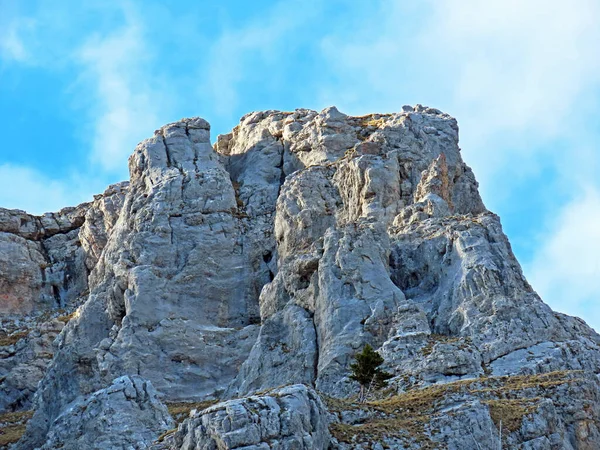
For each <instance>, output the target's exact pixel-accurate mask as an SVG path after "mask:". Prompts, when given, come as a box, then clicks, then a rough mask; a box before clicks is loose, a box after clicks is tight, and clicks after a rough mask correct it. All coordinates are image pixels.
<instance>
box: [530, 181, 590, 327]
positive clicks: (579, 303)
mask: <svg viewBox="0 0 600 450" xmlns="http://www.w3.org/2000/svg"><path fill="white" fill-rule="evenodd" d="M599 224H600V190H598V189H596V188H595V187H593V186H587V187H585V188H583V189H581V190H578V195H577V196H576V198H575V199H574V200H573V201H572V202H571V203H569V204H567V205H566V206H565V207H563V208H562V209H561V211H560V212H559V213H558V214H557V216H556V218H555V220H554V222H553V223H552V225H551V227H550V229H549V230H548V232H547V233H544V234H543V236H542V240H541V242H542V246H541V248H540V250H539V252H538V253H537V255H536V257H535V259H534V260H533V262H532V263H531V265H530V266H529V267H528V272H529V273H530V278H531V282H532V284H533V286H534V287H535V288H536V289H537V290H538V292H539V293H540V295H541V296H542V298H543V299H544V300H545V301H546V302H548V303H549V304H550V305H551V306H552V307H553V308H555V309H557V310H559V311H562V312H568V313H570V314H575V315H578V316H581V317H582V318H584V319H585V320H586V321H588V322H589V323H590V325H592V326H594V327H595V328H596V330H600V226H599Z"/></svg>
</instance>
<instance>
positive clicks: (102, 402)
mask: <svg viewBox="0 0 600 450" xmlns="http://www.w3.org/2000/svg"><path fill="white" fill-rule="evenodd" d="M172 425H173V419H171V416H170V415H169V412H168V411H167V408H166V406H165V405H164V404H162V403H161V402H160V401H159V400H158V398H157V394H156V391H155V390H154V388H153V387H152V384H151V383H150V382H149V381H146V380H144V379H142V378H140V377H136V376H133V377H129V376H123V377H120V378H117V379H116V380H114V381H113V383H112V384H111V385H110V386H109V387H107V388H104V389H101V390H99V391H98V392H94V393H93V394H92V395H90V396H89V397H87V398H86V399H84V400H82V401H78V402H74V403H72V404H70V405H69V407H68V408H67V409H66V411H64V412H63V413H62V414H61V415H60V416H59V417H58V418H57V419H56V421H55V426H54V427H53V428H52V431H51V432H50V433H49V434H48V437H47V440H46V442H45V443H44V445H43V446H42V447H41V450H54V449H64V450H76V449H83V448H87V449H94V448H97V449H100V448H102V449H104V448H105V449H118V448H123V449H125V448H135V449H143V448H148V445H147V444H145V443H147V442H152V441H153V440H154V439H156V438H157V437H158V435H159V434H160V433H162V432H163V431H165V430H168V429H169V428H170V427H171V426H172Z"/></svg>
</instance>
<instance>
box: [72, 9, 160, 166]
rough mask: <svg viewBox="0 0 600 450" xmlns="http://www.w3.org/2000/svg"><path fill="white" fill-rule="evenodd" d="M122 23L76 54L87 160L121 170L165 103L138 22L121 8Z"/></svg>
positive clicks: (153, 127)
mask: <svg viewBox="0 0 600 450" xmlns="http://www.w3.org/2000/svg"><path fill="white" fill-rule="evenodd" d="M123 13H124V15H125V19H126V20H125V25H123V26H122V27H121V28H119V29H116V30H113V31H111V32H110V33H108V34H96V35H94V36H92V37H90V38H89V39H87V40H86V42H85V43H84V44H83V46H82V47H81V48H79V49H78V50H77V51H76V55H77V60H78V62H79V63H80V64H81V67H82V74H81V76H80V78H79V81H78V87H79V89H81V90H83V91H85V92H86V93H87V94H88V95H89V97H88V102H87V103H86V105H85V106H86V109H87V112H86V114H85V115H86V116H87V119H88V120H89V124H90V127H91V130H90V135H91V146H92V152H91V156H92V161H93V162H94V163H99V164H100V166H101V168H102V169H104V170H107V171H112V172H118V171H121V172H123V171H124V169H125V168H126V167H127V164H126V161H127V157H128V156H129V154H130V153H131V152H132V151H133V149H134V148H135V145H136V144H137V143H138V142H139V141H140V140H142V139H143V138H145V137H147V136H148V135H149V130H151V129H152V130H153V129H155V128H158V126H160V125H161V122H160V120H161V117H164V116H165V112H166V111H165V110H166V109H167V105H168V100H167V99H166V97H165V95H164V94H163V93H161V90H160V85H159V83H158V80H157V77H156V76H154V75H153V73H155V72H156V71H157V62H156V61H154V60H153V58H154V55H153V53H152V48H151V47H150V45H148V43H147V42H146V39H145V35H144V28H143V23H142V21H140V20H139V19H138V18H137V17H136V16H135V14H134V13H133V11H131V9H124V10H123Z"/></svg>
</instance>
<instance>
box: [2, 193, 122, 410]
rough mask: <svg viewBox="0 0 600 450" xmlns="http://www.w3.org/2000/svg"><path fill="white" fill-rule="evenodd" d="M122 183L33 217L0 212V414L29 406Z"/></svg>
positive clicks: (84, 284)
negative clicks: (72, 205)
mask: <svg viewBox="0 0 600 450" xmlns="http://www.w3.org/2000/svg"><path fill="white" fill-rule="evenodd" d="M127 184H128V183H120V184H118V185H114V186H111V187H109V188H108V189H107V190H106V192H105V193H104V194H101V195H97V196H96V198H95V199H94V201H93V202H92V203H85V204H82V205H79V206H78V207H76V208H65V209H63V210H61V211H59V212H58V213H49V214H45V215H43V216H39V217H38V216H32V215H30V214H27V213H24V212H22V211H17V210H6V209H0V299H1V301H0V323H1V328H2V329H1V331H0V352H1V353H0V354H1V355H2V360H1V361H0V412H5V411H13V410H22V409H26V408H29V407H31V400H32V397H33V394H34V393H35V391H36V389H37V385H38V383H39V381H40V380H41V379H42V378H43V376H44V374H45V373H46V369H47V367H48V365H49V364H50V362H51V361H52V357H53V354H54V346H53V341H54V338H55V337H56V336H57V334H58V333H59V332H60V331H61V330H62V328H63V327H64V323H65V322H67V321H68V320H69V318H70V317H71V315H70V314H71V313H72V312H73V311H74V310H75V309H76V308H77V307H78V306H79V305H80V304H81V303H83V300H84V299H85V296H86V295H87V293H88V275H89V272H90V271H91V270H92V269H93V268H94V265H95V259H94V255H95V253H94V252H99V253H101V252H102V250H103V248H104V246H105V245H106V242H107V239H108V235H110V232H111V228H112V225H113V223H114V221H115V220H116V219H115V217H117V216H118V215H119V213H120V207H121V205H122V200H123V198H124V192H125V191H126V189H127Z"/></svg>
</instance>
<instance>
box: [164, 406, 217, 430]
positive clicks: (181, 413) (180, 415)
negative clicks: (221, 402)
mask: <svg viewBox="0 0 600 450" xmlns="http://www.w3.org/2000/svg"><path fill="white" fill-rule="evenodd" d="M217 402H218V401H217V400H206V401H203V402H191V403H187V402H178V403H167V409H168V410H169V414H171V417H173V419H174V420H175V422H177V423H178V424H179V423H181V422H183V421H184V420H185V419H187V417H188V416H189V415H190V411H192V409H197V410H198V411H202V410H203V409H206V408H208V407H209V406H212V405H214V404H215V403H217Z"/></svg>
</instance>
